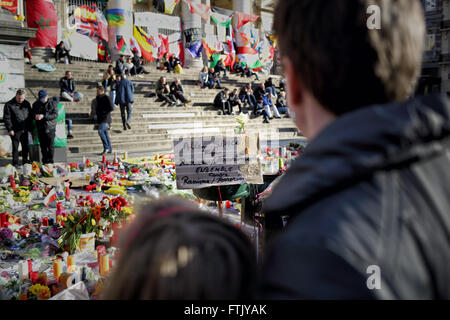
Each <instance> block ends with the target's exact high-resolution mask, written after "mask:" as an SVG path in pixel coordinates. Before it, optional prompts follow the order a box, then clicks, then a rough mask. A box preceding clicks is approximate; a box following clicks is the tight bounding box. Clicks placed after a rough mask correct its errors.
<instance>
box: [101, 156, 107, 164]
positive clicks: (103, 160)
mask: <svg viewBox="0 0 450 320" xmlns="http://www.w3.org/2000/svg"><path fill="white" fill-rule="evenodd" d="M102 163H106V156H105V155H103V157H102Z"/></svg>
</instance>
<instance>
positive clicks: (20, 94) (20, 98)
mask: <svg viewBox="0 0 450 320" xmlns="http://www.w3.org/2000/svg"><path fill="white" fill-rule="evenodd" d="M25 96H26V92H25V90H23V89H19V90H17V92H16V101H17V102H18V103H22V102H24V101H25Z"/></svg>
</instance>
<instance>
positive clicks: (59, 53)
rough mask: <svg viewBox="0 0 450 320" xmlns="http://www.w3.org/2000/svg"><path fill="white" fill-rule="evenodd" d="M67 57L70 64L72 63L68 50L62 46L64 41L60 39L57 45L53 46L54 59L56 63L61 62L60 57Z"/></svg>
mask: <svg viewBox="0 0 450 320" xmlns="http://www.w3.org/2000/svg"><path fill="white" fill-rule="evenodd" d="M64 57H67V60H68V61H69V63H70V64H72V59H71V58H70V50H67V49H66V47H65V46H64V41H61V42H60V43H58V45H57V46H56V48H55V60H56V63H60V62H61V58H64Z"/></svg>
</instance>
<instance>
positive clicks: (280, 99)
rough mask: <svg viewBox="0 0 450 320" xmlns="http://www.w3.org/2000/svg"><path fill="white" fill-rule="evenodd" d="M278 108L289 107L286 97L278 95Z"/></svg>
mask: <svg viewBox="0 0 450 320" xmlns="http://www.w3.org/2000/svg"><path fill="white" fill-rule="evenodd" d="M277 108H287V105H286V99H285V98H283V97H281V96H278V99H277Z"/></svg>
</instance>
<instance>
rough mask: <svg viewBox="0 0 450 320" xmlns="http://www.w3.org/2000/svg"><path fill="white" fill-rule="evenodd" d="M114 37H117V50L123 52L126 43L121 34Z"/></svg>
mask: <svg viewBox="0 0 450 320" xmlns="http://www.w3.org/2000/svg"><path fill="white" fill-rule="evenodd" d="M116 39H117V46H116V49H117V50H118V51H119V52H122V53H123V52H125V51H126V50H127V44H126V42H125V39H124V37H123V36H116Z"/></svg>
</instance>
